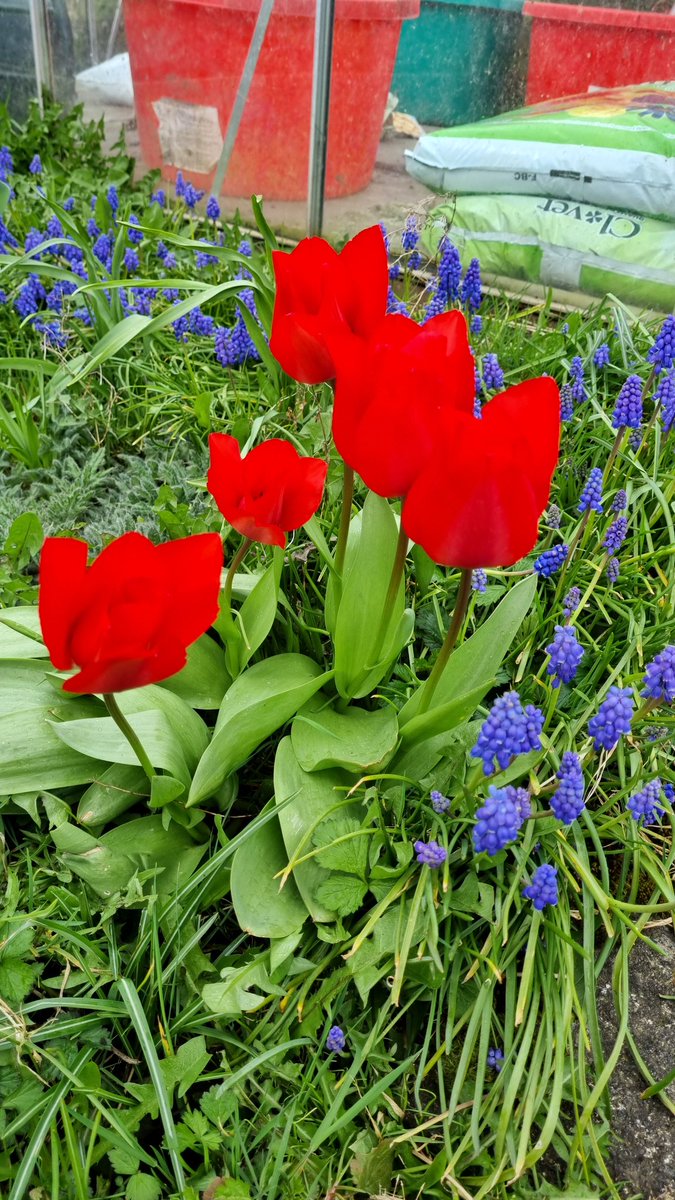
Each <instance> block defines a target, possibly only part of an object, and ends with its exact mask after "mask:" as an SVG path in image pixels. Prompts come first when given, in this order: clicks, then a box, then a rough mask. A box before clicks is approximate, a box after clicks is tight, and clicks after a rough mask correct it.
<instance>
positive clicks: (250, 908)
mask: <svg viewBox="0 0 675 1200" xmlns="http://www.w3.org/2000/svg"><path fill="white" fill-rule="evenodd" d="M286 864H287V856H286V850H285V848H284V842H283V838H282V836H281V829H280V828H279V822H278V821H277V820H272V821H267V823H266V824H265V825H262V826H260V828H258V829H256V830H255V831H254V832H253V833H252V834H251V835H249V836H248V837H247V838H246V839H245V840H244V841H243V842H242V843H241V845H240V846H239V847H238V849H237V850H236V851H235V853H234V857H233V859H232V874H231V877H230V883H231V888H232V904H233V905H234V911H235V913H236V916H237V920H238V922H239V924H240V926H241V928H242V929H243V930H245V932H246V933H250V934H251V935H252V936H253V937H264V938H285V937H288V936H289V934H291V933H295V932H296V930H298V929H300V928H301V927H302V926H303V925H304V923H305V921H306V919H307V908H306V907H305V905H304V904H303V901H302V899H301V896H300V893H299V891H298V889H297V887H296V885H295V883H294V881H293V878H292V877H291V878H290V879H287V880H286V882H285V885H284V886H283V887H280V882H281V881H280V880H279V879H277V878H275V876H276V875H278V874H279V872H281V871H283V870H284V868H285V866H286Z"/></svg>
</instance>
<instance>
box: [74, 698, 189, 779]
mask: <svg viewBox="0 0 675 1200" xmlns="http://www.w3.org/2000/svg"><path fill="white" fill-rule="evenodd" d="M125 715H126V714H125ZM128 719H129V723H130V725H131V726H132V728H133V730H134V733H136V734H137V735H138V737H139V738H140V740H141V744H142V746H143V749H144V750H145V753H146V754H147V756H148V758H149V759H150V762H151V763H152V765H153V767H156V768H158V769H160V768H161V769H164V770H166V771H168V772H169V774H170V775H173V776H174V777H175V778H176V779H180V780H181V781H182V782H183V783H184V784H185V785H186V786H189V783H190V772H189V771H188V767H187V763H186V762H185V757H184V755H183V753H182V750H181V747H180V745H179V744H178V741H177V738H176V734H175V733H174V731H173V729H172V728H171V725H170V724H169V722H168V721H167V719H166V717H165V716H164V713H161V712H158V711H156V710H154V711H151V712H140V713H134V714H133V715H131V716H129V717H128ZM50 724H51V725H52V728H53V730H54V733H55V734H56V735H57V737H58V738H60V740H61V741H62V742H65V744H66V746H70V747H71V748H72V749H73V750H77V751H79V753H80V754H87V755H91V756H92V757H94V756H96V757H98V758H99V759H101V758H102V759H104V761H105V762H109V763H125V764H126V765H127V766H138V758H137V757H136V752H135V750H134V749H133V747H132V746H131V745H130V744H129V742H128V741H127V739H126V737H125V736H124V734H123V733H122V731H121V729H119V728H118V726H117V725H116V724H115V722H114V721H113V719H112V717H95V718H93V719H92V720H89V721H63V722H61V723H60V724H57V723H56V722H50Z"/></svg>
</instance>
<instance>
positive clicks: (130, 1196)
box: [124, 1171, 164, 1200]
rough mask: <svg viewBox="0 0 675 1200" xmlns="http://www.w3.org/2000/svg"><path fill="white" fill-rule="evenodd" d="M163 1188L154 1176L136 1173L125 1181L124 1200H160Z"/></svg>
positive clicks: (140, 1172) (143, 1172)
mask: <svg viewBox="0 0 675 1200" xmlns="http://www.w3.org/2000/svg"><path fill="white" fill-rule="evenodd" d="M163 1190H164V1188H163V1186H162V1184H161V1183H160V1182H159V1179H157V1177H156V1176H155V1175H148V1174H147V1172H145V1171H138V1172H137V1174H136V1175H132V1176H131V1178H130V1179H129V1180H128V1181H127V1189H126V1192H125V1193H124V1196H125V1200H161V1196H162V1192H163Z"/></svg>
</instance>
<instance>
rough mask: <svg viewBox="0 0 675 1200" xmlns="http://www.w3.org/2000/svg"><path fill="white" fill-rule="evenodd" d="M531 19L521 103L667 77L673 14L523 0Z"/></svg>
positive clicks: (673, 64)
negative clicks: (527, 64) (524, 88)
mask: <svg viewBox="0 0 675 1200" xmlns="http://www.w3.org/2000/svg"><path fill="white" fill-rule="evenodd" d="M522 12H524V14H525V16H526V17H531V18H532V29H531V41H530V70H528V74H527V103H528V104H536V103H537V102H538V101H540V100H551V98H552V97H554V96H567V95H571V94H573V92H578V91H587V89H589V88H591V86H593V85H596V86H598V88H616V86H622V85H625V84H632V83H652V82H655V80H659V79H671V78H673V73H674V71H675V14H673V13H657V12H635V11H633V10H619V8H586V7H584V6H577V5H568V4H543V2H539V0H526V2H525V6H524V8H522Z"/></svg>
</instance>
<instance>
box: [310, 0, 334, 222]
mask: <svg viewBox="0 0 675 1200" xmlns="http://www.w3.org/2000/svg"><path fill="white" fill-rule="evenodd" d="M334 23H335V0H316V25H315V27H314V79H313V83H312V121H311V125H310V147H309V185H308V205H307V233H308V234H309V236H310V237H318V236H319V235H320V234H321V230H322V228H323V201H324V192H325V190H326V154H327V151H328V118H329V115H330V82H331V72H332V67H333V26H334Z"/></svg>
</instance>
